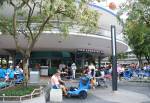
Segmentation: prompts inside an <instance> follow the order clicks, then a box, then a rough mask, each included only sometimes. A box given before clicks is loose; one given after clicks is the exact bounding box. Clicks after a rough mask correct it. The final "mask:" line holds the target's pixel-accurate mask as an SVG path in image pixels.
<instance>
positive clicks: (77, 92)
mask: <svg viewBox="0 0 150 103" xmlns="http://www.w3.org/2000/svg"><path fill="white" fill-rule="evenodd" d="M90 88H91V86H90V78H89V77H87V76H84V77H81V78H80V81H79V87H78V88H77V87H70V89H69V90H68V91H67V97H72V96H79V97H80V98H81V99H86V98H87V92H88V90H89V89H90Z"/></svg>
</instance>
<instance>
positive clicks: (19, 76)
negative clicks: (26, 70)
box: [0, 67, 24, 89]
mask: <svg viewBox="0 0 150 103" xmlns="http://www.w3.org/2000/svg"><path fill="white" fill-rule="evenodd" d="M23 80H24V75H23V72H22V71H20V70H19V68H18V69H17V68H15V69H13V68H12V67H10V68H0V89H3V88H5V87H9V86H13V85H16V84H20V83H22V82H23Z"/></svg>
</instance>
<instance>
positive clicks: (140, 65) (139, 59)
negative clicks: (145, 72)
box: [138, 57, 143, 68]
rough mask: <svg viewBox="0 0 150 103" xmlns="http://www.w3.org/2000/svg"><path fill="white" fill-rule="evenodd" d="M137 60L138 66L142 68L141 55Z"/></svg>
mask: <svg viewBox="0 0 150 103" xmlns="http://www.w3.org/2000/svg"><path fill="white" fill-rule="evenodd" d="M138 61H139V67H140V68H142V65H143V64H142V59H141V57H139V58H138Z"/></svg>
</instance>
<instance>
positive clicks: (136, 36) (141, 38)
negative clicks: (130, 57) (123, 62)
mask: <svg viewBox="0 0 150 103" xmlns="http://www.w3.org/2000/svg"><path fill="white" fill-rule="evenodd" d="M129 2H130V4H129V3H127V4H126V5H124V6H123V7H122V9H121V10H120V11H119V13H118V16H121V15H122V14H123V13H124V12H125V13H127V14H128V18H127V19H126V22H125V23H124V33H125V37H126V38H127V40H128V44H129V45H130V47H131V48H132V49H133V52H134V53H135V54H136V56H137V57H141V56H144V55H147V54H150V51H149V50H150V49H148V48H149V45H150V38H149V35H150V1H149V0H137V1H134V0H130V1H129ZM119 19H120V18H119Z"/></svg>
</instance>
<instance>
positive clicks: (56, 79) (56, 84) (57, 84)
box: [51, 70, 67, 95]
mask: <svg viewBox="0 0 150 103" xmlns="http://www.w3.org/2000/svg"><path fill="white" fill-rule="evenodd" d="M60 74H61V72H60V71H59V70H57V71H56V73H55V74H54V75H53V76H52V77H51V85H52V88H53V89H60V88H61V89H62V91H63V93H64V95H67V92H66V88H65V86H64V84H65V83H64V81H62V80H61V78H60Z"/></svg>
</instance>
